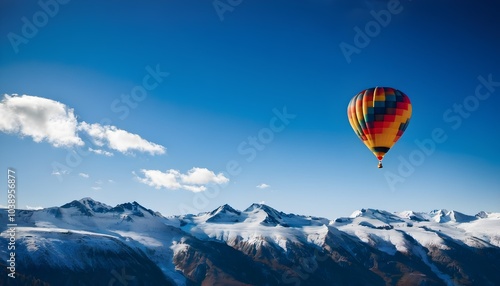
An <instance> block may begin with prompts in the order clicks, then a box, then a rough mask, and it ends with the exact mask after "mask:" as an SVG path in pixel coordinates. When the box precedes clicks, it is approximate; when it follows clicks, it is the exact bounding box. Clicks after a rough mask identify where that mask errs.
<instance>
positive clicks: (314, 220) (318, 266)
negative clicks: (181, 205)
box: [0, 198, 500, 285]
mask: <svg viewBox="0 0 500 286" xmlns="http://www.w3.org/2000/svg"><path fill="white" fill-rule="evenodd" d="M16 223H17V226H16V228H15V231H16V239H15V249H14V250H9V249H8V248H7V245H8V243H9V242H10V241H12V239H11V238H10V233H9V231H11V229H10V228H9V227H7V224H8V222H7V211H6V210H2V212H1V213H0V231H1V235H0V244H1V245H4V246H5V247H3V248H1V249H0V256H1V261H0V266H2V269H3V270H2V273H0V274H1V275H2V276H1V277H0V282H1V283H0V284H1V285H500V264H499V263H498V262H499V261H500V214H498V213H487V212H481V213H479V214H477V215H475V216H470V215H466V214H462V213H460V212H457V211H447V210H434V211H432V212H428V213H422V212H413V211H405V212H401V213H389V212H386V211H382V210H374V209H361V210H359V211H355V212H354V213H353V214H352V215H351V216H349V217H343V218H338V219H336V220H329V219H326V218H318V217H311V216H303V215H295V214H286V213H283V212H280V211H277V210H275V209H273V208H272V207H269V206H267V205H263V204H253V205H251V206H250V207H248V208H247V209H245V210H243V211H239V210H235V209H233V208H232V207H231V206H229V205H223V206H221V207H219V208H217V209H215V210H213V211H211V212H207V213H201V214H197V215H194V214H190V215H181V216H174V217H164V216H162V215H161V214H159V213H157V212H154V211H152V210H150V209H147V208H145V207H143V206H141V205H140V204H138V203H137V202H132V203H124V204H120V205H117V206H115V207H111V206H108V205H106V204H103V203H100V202H97V201H94V200H92V199H91V198H84V199H81V200H78V201H76V200H75V201H72V202H69V203H67V204H65V205H63V206H60V207H52V208H47V209H42V210H18V211H17V215H16ZM10 252H15V257H16V266H15V271H16V273H15V275H16V278H15V279H13V278H10V277H8V276H7V274H8V273H10V271H9V269H8V266H9V262H8V261H7V260H8V258H9V255H10Z"/></svg>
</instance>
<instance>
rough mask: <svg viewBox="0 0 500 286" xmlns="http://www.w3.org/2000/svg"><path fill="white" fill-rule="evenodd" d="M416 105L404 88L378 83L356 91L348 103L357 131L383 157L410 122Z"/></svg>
mask: <svg viewBox="0 0 500 286" xmlns="http://www.w3.org/2000/svg"><path fill="white" fill-rule="evenodd" d="M411 112H412V106H411V102H410V99H409V98H408V96H407V95H406V94H404V93H403V92H401V91H399V90H397V89H394V88H390V87H374V88H369V89H366V90H363V91H361V92H360V93H358V94H356V95H355V96H354V97H353V98H352V99H351V101H350V102H349V106H348V107H347V116H348V118H349V123H350V124H351V126H352V128H353V129H354V132H355V133H356V135H358V137H359V138H360V139H361V141H363V143H365V145H366V146H367V147H368V148H369V149H370V150H371V151H372V152H373V154H375V156H376V157H377V159H379V160H380V161H381V160H382V159H383V158H384V156H385V154H386V153H387V152H388V151H389V149H390V148H391V147H392V146H393V145H394V143H396V142H397V141H398V140H399V138H400V137H401V135H403V133H404V131H405V130H406V128H407V127H408V124H409V123H410V118H411Z"/></svg>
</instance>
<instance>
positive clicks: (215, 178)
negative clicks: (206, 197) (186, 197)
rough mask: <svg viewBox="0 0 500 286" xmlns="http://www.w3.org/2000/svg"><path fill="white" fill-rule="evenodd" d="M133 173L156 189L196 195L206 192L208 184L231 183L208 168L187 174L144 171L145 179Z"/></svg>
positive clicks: (176, 171) (196, 169)
mask: <svg viewBox="0 0 500 286" xmlns="http://www.w3.org/2000/svg"><path fill="white" fill-rule="evenodd" d="M132 173H133V174H134V175H135V177H136V179H137V180H138V181H139V182H141V183H143V184H146V185H148V186H151V187H154V188H156V189H161V188H165V189H170V190H178V189H182V190H186V191H191V192H194V193H197V192H203V191H205V190H206V189H207V186H206V185H208V184H217V185H221V184H225V183H227V182H229V179H228V178H226V177H225V176H224V174H222V173H219V174H217V175H216V174H215V173H214V172H213V171H210V170H208V169H206V168H197V167H194V168H192V169H191V170H189V171H188V172H187V173H186V174H182V173H181V172H179V171H178V170H174V169H170V170H167V171H166V172H162V171H159V170H145V169H142V170H141V173H142V174H143V175H144V176H143V177H140V176H138V175H137V174H135V172H132Z"/></svg>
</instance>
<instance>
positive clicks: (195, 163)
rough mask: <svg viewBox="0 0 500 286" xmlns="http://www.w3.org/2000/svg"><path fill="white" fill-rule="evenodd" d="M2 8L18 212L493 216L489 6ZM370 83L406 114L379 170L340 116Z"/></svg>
mask: <svg viewBox="0 0 500 286" xmlns="http://www.w3.org/2000/svg"><path fill="white" fill-rule="evenodd" d="M462 2H464V3H462ZM0 5H1V7H0V36H1V38H0V93H1V94H2V101H1V105H0V112H2V113H3V114H0V117H1V119H0V131H1V132H0V142H1V148H0V158H1V160H0V169H3V170H7V168H8V167H13V168H15V169H16V170H17V174H18V201H17V203H18V206H19V207H26V206H30V207H39V206H41V207H49V206H55V205H61V204H64V203H66V202H68V201H71V200H73V199H80V198H82V197H87V196H90V197H92V198H94V199H96V200H99V201H102V202H105V203H108V204H110V205H115V204H118V203H122V202H126V201H134V200H135V201H138V202H139V203H141V204H143V205H144V206H146V207H149V208H151V209H154V210H157V211H160V212H161V213H163V214H165V215H171V214H179V213H183V212H201V211H207V210H211V209H214V208H216V207H217V206H219V205H221V204H225V203H228V204H230V205H232V206H233V207H235V208H239V209H244V208H246V207H247V206H249V205H250V204H251V203H253V202H265V203H266V204H268V205H271V206H273V207H275V208H277V209H279V210H282V211H285V212H292V213H300V214H309V215H316V216H324V217H329V218H336V217H339V216H347V215H349V214H350V213H351V212H352V211H354V210H356V209H360V208H379V209H386V210H389V211H401V210H407V209H412V210H419V211H430V210H433V209H436V208H447V209H455V210H459V211H463V212H466V213H469V214H474V213H476V212H478V211H480V210H486V211H500V209H499V202H500V177H499V176H498V174H500V163H499V162H500V154H499V152H498V149H497V147H498V142H499V141H500V135H499V134H500V132H499V131H500V127H499V125H498V120H497V119H495V118H496V115H497V113H498V111H497V109H498V106H499V105H500V68H499V67H500V56H499V55H498V51H499V50H500V38H499V37H498V28H499V27H500V20H498V17H497V15H496V14H495V11H498V8H499V7H498V3H496V2H495V1H492V0H488V1H482V2H481V3H480V4H479V3H472V2H471V3H465V1H461V2H457V1H439V2H438V3H436V1H427V0H425V1H407V0H401V1H388V2H386V1H335V0H332V1H329V0H307V1H306V0H304V1H293V3H292V2H291V1H284V0H283V1H245V0H241V1H236V0H233V1H228V0H220V1H170V0H167V1H125V2H124V1H105V2H104V3H103V2H102V1H86V2H85V3H82V2H80V1H68V0H65V1H63V0H60V1H56V0H51V1H50V0H41V1H39V2H36V1H33V2H32V3H31V4H26V3H22V4H20V3H18V1H13V0H7V1H2V4H0ZM346 47H347V48H346ZM373 86H391V87H394V88H397V89H400V90H401V91H403V92H405V93H406V94H407V95H408V96H409V97H410V99H411V101H412V105H413V116H412V120H411V123H410V125H409V127H408V129H407V130H406V132H405V134H404V135H403V137H402V138H401V140H400V141H399V142H398V143H397V144H396V145H395V146H394V148H393V149H391V150H390V151H389V153H388V154H387V156H386V157H385V159H384V168H383V169H377V168H376V165H377V160H376V158H375V157H374V156H373V155H372V154H371V153H370V151H369V150H368V149H366V147H365V146H364V145H363V144H362V142H361V141H360V140H359V139H358V138H357V136H356V135H355V134H354V132H353V130H352V128H351V127H350V125H349V122H348V119H347V114H346V109H347V104H348V102H349V100H350V99H351V98H352V97H353V96H354V95H355V94H356V93H358V92H359V91H361V90H363V89H365V88H369V87H373ZM3 94H7V95H8V96H3ZM13 94H18V95H17V96H12V95H13ZM23 95H26V96H23ZM54 118H56V119H58V120H60V121H57V122H58V123H57V122H56V123H54V122H55V121H54ZM54 124H56V125H54ZM57 124H60V125H57ZM5 181H6V176H5V177H4V178H3V179H2V178H0V182H4V184H6V182H5ZM258 186H260V188H259V187H258ZM2 201H3V202H4V203H2V204H6V196H5V198H4V199H2V200H0V202H2Z"/></svg>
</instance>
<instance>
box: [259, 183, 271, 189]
mask: <svg viewBox="0 0 500 286" xmlns="http://www.w3.org/2000/svg"><path fill="white" fill-rule="evenodd" d="M256 187H257V188H259V189H262V190H263V189H267V188H269V187H271V186H270V185H268V184H264V183H263V184H260V185H257V186H256Z"/></svg>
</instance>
